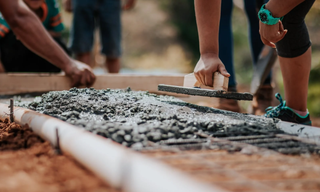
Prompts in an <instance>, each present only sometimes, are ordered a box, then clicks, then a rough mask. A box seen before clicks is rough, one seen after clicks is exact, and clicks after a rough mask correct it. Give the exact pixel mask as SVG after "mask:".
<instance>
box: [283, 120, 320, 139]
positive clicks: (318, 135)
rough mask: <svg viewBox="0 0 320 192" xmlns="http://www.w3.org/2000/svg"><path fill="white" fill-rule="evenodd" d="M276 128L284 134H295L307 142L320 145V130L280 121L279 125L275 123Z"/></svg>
mask: <svg viewBox="0 0 320 192" xmlns="http://www.w3.org/2000/svg"><path fill="white" fill-rule="evenodd" d="M277 127H278V128H279V129H281V130H283V131H284V132H286V133H289V134H295V135H297V136H298V137H299V138H302V139H305V140H308V141H310V142H313V143H316V144H320V128H318V127H312V126H308V125H301V124H296V123H290V122H285V121H280V122H279V123H277Z"/></svg>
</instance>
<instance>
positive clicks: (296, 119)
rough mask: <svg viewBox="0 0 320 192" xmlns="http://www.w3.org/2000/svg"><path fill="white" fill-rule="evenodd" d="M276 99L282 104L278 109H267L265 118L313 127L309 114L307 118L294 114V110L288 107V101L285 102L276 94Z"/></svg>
mask: <svg viewBox="0 0 320 192" xmlns="http://www.w3.org/2000/svg"><path fill="white" fill-rule="evenodd" d="M275 96H276V98H277V99H278V100H279V101H280V104H279V105H278V106H276V107H268V108H267V109H266V114H265V115H264V116H265V117H268V118H278V119H280V120H282V121H288V122H292V123H298V124H304V125H311V120H310V115H309V112H308V114H307V115H306V116H301V115H299V114H297V113H296V112H294V110H293V109H291V108H290V107H288V106H286V101H284V100H283V99H282V97H281V95H280V94H279V93H276V95H275Z"/></svg>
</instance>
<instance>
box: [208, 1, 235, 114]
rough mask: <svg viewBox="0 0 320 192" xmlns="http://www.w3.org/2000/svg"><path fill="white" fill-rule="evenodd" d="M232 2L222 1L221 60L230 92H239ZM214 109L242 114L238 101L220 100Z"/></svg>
mask: <svg viewBox="0 0 320 192" xmlns="http://www.w3.org/2000/svg"><path fill="white" fill-rule="evenodd" d="M232 9H233V1H232V0H223V1H221V17H220V27H219V58H220V59H221V61H222V62H223V64H224V65H225V67H226V70H227V71H228V73H230V75H231V76H230V77H229V85H228V86H229V88H228V91H233V92H236V91H237V87H236V86H237V83H236V76H235V71H234V65H233V36H232V23H231V18H232ZM212 107H214V108H218V109H224V110H228V111H234V112H240V106H239V104H238V101H237V100H233V99H224V98H219V99H218V101H217V103H214V104H213V105H212Z"/></svg>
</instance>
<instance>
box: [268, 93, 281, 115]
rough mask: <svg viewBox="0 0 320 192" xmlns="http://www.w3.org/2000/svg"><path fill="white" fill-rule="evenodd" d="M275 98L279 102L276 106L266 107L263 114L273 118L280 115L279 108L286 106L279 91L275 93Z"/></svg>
mask: <svg viewBox="0 0 320 192" xmlns="http://www.w3.org/2000/svg"><path fill="white" fill-rule="evenodd" d="M275 96H276V98H277V99H278V100H279V101H280V104H279V105H278V106H276V107H272V106H271V107H268V108H267V109H266V114H264V116H265V117H269V118H274V117H278V116H279V115H280V111H281V109H283V108H284V107H285V106H286V102H285V101H283V99H282V97H281V95H280V93H276V95H275Z"/></svg>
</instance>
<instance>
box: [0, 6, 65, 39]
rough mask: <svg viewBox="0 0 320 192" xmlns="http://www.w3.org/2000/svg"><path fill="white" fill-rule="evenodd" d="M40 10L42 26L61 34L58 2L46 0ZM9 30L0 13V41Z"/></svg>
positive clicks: (61, 26)
mask: <svg viewBox="0 0 320 192" xmlns="http://www.w3.org/2000/svg"><path fill="white" fill-rule="evenodd" d="M41 9H42V12H43V15H42V17H41V18H40V20H41V21H42V24H43V26H44V27H45V28H46V29H47V30H49V31H54V32H61V31H62V30H63V29H64V25H63V23H62V21H61V15H60V11H59V4H58V2H57V1H56V0H46V1H45V2H44V3H43V4H42V5H41ZM10 30H11V29H10V26H9V25H8V23H7V22H6V21H5V20H4V18H3V17H2V15H1V13H0V39H2V38H3V37H5V36H6V34H8V33H9V32H10Z"/></svg>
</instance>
